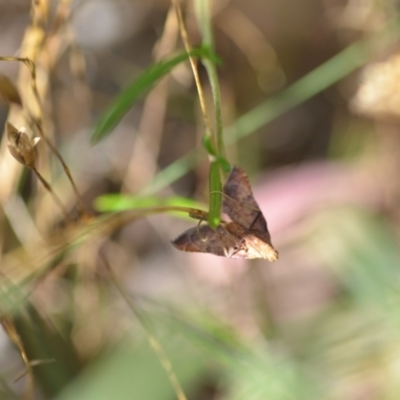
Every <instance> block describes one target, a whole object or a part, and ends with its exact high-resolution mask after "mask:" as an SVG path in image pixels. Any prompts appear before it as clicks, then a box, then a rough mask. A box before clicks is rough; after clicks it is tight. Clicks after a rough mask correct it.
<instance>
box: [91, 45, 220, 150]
mask: <svg viewBox="0 0 400 400" xmlns="http://www.w3.org/2000/svg"><path fill="white" fill-rule="evenodd" d="M190 55H191V56H194V57H205V58H206V57H211V58H214V57H213V56H212V55H211V53H210V50H209V49H205V48H196V49H193V50H192V52H191V54H190ZM188 58H189V55H188V54H187V53H186V52H184V53H181V54H178V55H177V56H175V57H173V58H170V59H167V60H164V61H161V62H158V63H156V64H154V65H152V66H151V67H149V68H147V69H146V70H145V71H144V72H143V73H142V74H141V75H140V76H139V77H137V78H136V79H135V80H134V81H133V82H132V83H131V84H130V85H129V86H128V87H127V88H126V89H125V90H123V91H122V92H121V93H119V94H118V95H117V97H116V98H115V99H114V100H113V101H112V102H111V105H110V106H109V107H108V109H107V110H106V111H105V112H104V114H103V115H102V116H101V118H100V119H99V121H98V122H97V124H96V127H95V130H94V133H93V135H92V138H91V139H92V142H94V143H97V142H99V141H100V140H102V139H104V138H105V137H106V136H107V135H108V134H109V133H110V132H111V131H112V130H113V129H114V128H115V126H116V125H117V124H118V123H119V122H120V121H121V119H122V118H123V117H124V116H125V114H126V113H127V112H128V111H129V110H130V109H131V107H132V106H133V104H134V103H135V101H136V100H137V99H138V98H139V97H140V96H141V95H143V94H144V93H146V92H147V91H148V90H149V89H150V88H151V87H152V86H153V85H154V84H155V83H156V82H157V81H158V80H159V79H160V78H162V77H163V76H165V75H166V74H168V72H170V71H171V70H172V68H174V67H175V66H176V65H178V64H180V63H181V62H183V61H186V60H187V59H188Z"/></svg>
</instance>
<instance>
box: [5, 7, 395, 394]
mask: <svg viewBox="0 0 400 400" xmlns="http://www.w3.org/2000/svg"><path fill="white" fill-rule="evenodd" d="M204 1H205V0H204ZM209 3H210V10H211V16H212V18H211V24H212V29H213V33H214V42H215V51H216V53H217V54H218V55H219V57H220V59H221V64H220V65H219V66H218V78H219V84H220V89H221V97H222V114H223V122H224V126H225V127H227V129H226V141H227V143H228V145H227V148H226V152H227V159H228V161H229V162H230V163H232V164H235V165H239V166H241V167H242V168H243V169H244V170H245V171H246V172H247V174H248V175H249V178H250V180H251V182H252V187H253V191H254V195H255V198H256V200H257V202H258V204H259V205H260V208H261V210H262V211H263V213H264V215H265V217H266V219H267V221H268V227H269V230H270V232H271V236H272V242H273V244H274V246H275V247H276V248H277V250H278V251H279V255H280V257H279V260H278V261H277V262H274V263H269V262H267V261H266V260H251V261H249V260H232V259H227V258H222V257H216V256H213V255H208V254H198V253H183V252H179V251H178V250H176V249H175V248H173V246H172V245H171V244H170V241H171V240H172V239H174V238H175V237H176V236H178V235H179V234H181V233H182V232H183V231H184V230H185V229H187V228H189V227H191V226H194V225H195V224H196V223H197V221H194V220H189V219H182V218H178V217H177V216H174V215H163V214H157V215H153V216H149V217H143V218H135V219H134V221H127V222H125V223H123V224H120V226H118V228H116V229H113V230H112V232H110V231H107V230H101V229H100V228H98V229H94V230H79V229H78V228H76V227H75V228H71V227H69V226H68V224H67V223H66V222H65V220H64V219H63V216H62V214H61V215H60V212H59V209H58V208H57V205H56V204H55V203H54V199H53V198H52V196H50V195H49V194H48V193H47V192H46V190H44V188H43V187H42V186H41V185H40V184H39V182H38V179H37V177H36V176H35V174H34V173H33V172H32V171H31V170H28V169H26V168H25V169H24V168H23V167H22V166H21V165H20V164H18V163H17V161H16V160H15V159H14V158H12V157H11V156H10V154H9V152H8V149H7V137H6V135H5V134H4V135H3V137H2V145H1V149H0V151H1V156H0V177H1V180H2V185H1V186H2V188H1V189H0V202H1V213H0V229H1V233H0V238H1V240H0V242H1V243H0V246H1V262H0V273H1V275H0V282H1V285H0V287H1V293H0V311H1V317H0V318H1V322H2V326H3V328H2V330H1V331H0V354H1V356H0V398H1V399H20V398H21V399H48V398H55V399H60V400H61V399H62V400H68V399H74V400H76V399H97V400H102V399H110V398H118V399H140V400H142V399H143V400H152V399H157V400H164V399H165V400H168V399H174V398H178V399H179V400H183V399H194V400H195V399H198V400H239V399H245V400H253V399H254V400H258V399H260V400H261V399H262V400H264V399H268V400H286V399H307V400H310V399H319V400H320V399H324V400H336V399H349V400H377V399H385V400H387V399H399V398H400V312H399V309H400V308H399V306H400V291H399V287H398V283H399V268H400V258H399V256H400V241H399V228H400V212H399V211H400V208H399V206H400V180H399V171H400V136H399V134H400V132H399V122H398V121H399V117H400V94H399V93H400V85H399V79H398V77H400V55H399V53H398V36H399V33H400V31H399V25H398V21H397V17H398V12H399V8H398V7H399V5H398V2H397V1H396V0H386V1H373V0H347V1H346V0H296V1H290V0H265V1H259V0H214V1H209ZM181 7H182V11H183V15H184V19H185V24H186V27H187V30H188V34H189V39H190V42H191V44H192V45H194V46H195V45H199V44H200V43H201V41H202V37H201V34H200V31H201V30H200V29H199V25H198V22H197V17H196V11H195V7H194V2H193V1H191V0H188V1H185V2H182V3H181ZM0 32H1V34H0V57H5V56H21V57H29V58H31V59H32V60H34V62H35V65H36V83H37V89H38V93H39V96H40V99H41V103H42V107H41V108H40V107H37V103H36V102H35V101H34V100H32V79H31V75H30V73H29V70H28V68H26V66H24V65H23V64H22V63H19V62H10V61H1V62H0V73H1V74H2V75H3V76H6V77H7V78H8V79H9V80H10V81H11V82H13V83H14V85H15V86H16V87H17V88H18V91H19V94H20V96H21V99H22V107H21V106H20V105H18V104H14V103H13V102H11V103H12V104H10V101H7V99H5V100H4V101H3V102H2V103H0V121H1V124H2V125H1V126H4V125H5V123H6V121H10V122H11V123H12V124H13V125H15V126H16V127H17V128H20V127H21V126H25V127H26V132H27V134H28V135H29V136H38V128H37V127H35V126H34V124H32V119H29V118H28V116H34V117H36V118H37V119H38V120H40V121H42V124H43V129H44V131H45V133H46V136H47V137H48V138H50V140H51V141H52V142H53V143H54V145H55V147H56V148H57V149H58V151H59V152H60V153H61V155H62V156H63V158H64V160H65V163H66V164H67V165H68V167H69V169H70V171H71V173H72V175H73V177H74V180H75V183H76V185H77V187H78V189H79V192H80V193H81V194H82V198H83V202H84V204H85V205H86V207H87V208H88V209H90V210H91V212H93V213H94V214H95V215H96V216H98V217H96V218H98V219H99V218H100V214H101V211H102V210H103V209H102V208H101V207H100V206H99V204H104V203H101V202H99V199H98V197H99V196H101V195H106V194H113V195H114V197H113V199H114V200H115V199H117V202H118V201H119V200H121V201H122V199H125V200H126V199H136V198H140V196H143V195H147V196H149V195H151V196H153V198H154V199H162V198H167V197H169V196H181V197H184V198H188V199H193V200H196V201H197V202H199V203H201V204H203V207H204V208H207V201H208V200H207V188H208V169H209V161H208V158H207V153H206V151H205V150H203V149H202V147H201V137H202V135H203V133H204V126H203V122H202V119H201V112H200V109H199V101H198V95H197V91H196V87H195V84H194V80H193V74H192V71H191V69H190V65H189V63H187V62H186V63H181V64H179V65H178V66H177V67H176V68H174V69H173V70H172V72H171V73H169V74H168V75H167V76H166V77H165V78H163V79H162V80H160V81H159V82H158V83H157V84H155V85H154V86H153V88H152V90H151V91H150V92H148V94H147V95H146V96H143V97H141V98H140V100H139V101H137V102H136V103H135V104H134V105H133V106H132V107H131V109H130V110H129V112H128V113H127V115H126V116H125V117H124V118H123V119H122V120H121V121H120V122H119V123H118V125H117V126H116V127H115V129H113V131H112V132H111V133H110V134H109V135H108V136H107V137H106V138H105V139H104V140H102V141H100V142H99V143H97V144H95V145H93V144H92V143H91V141H90V138H91V135H92V133H93V130H94V126H95V125H96V122H97V121H98V120H99V118H101V117H102V116H103V115H104V113H105V112H106V110H107V107H108V106H109V105H110V104H111V101H112V99H114V98H115V96H117V95H118V94H119V93H121V92H122V91H124V90H125V89H126V88H127V87H128V86H129V84H130V83H131V82H132V81H134V80H135V79H136V78H137V77H138V76H139V74H140V73H141V72H143V71H146V69H148V68H149V66H150V65H152V64H153V63H154V62H155V61H159V60H162V59H164V58H165V57H167V56H170V55H171V54H176V53H177V52H178V51H179V50H180V51H181V50H182V49H183V44H182V42H181V40H180V34H179V28H178V25H177V22H176V16H175V11H174V9H173V8H172V7H171V3H170V2H169V1H167V0H163V1H162V0H153V1H144V0H113V1H111V0H91V1H87V0H86V1H85V0H81V1H68V0H58V1H56V0H54V1H50V0H49V1H47V0H40V1H32V2H29V1H28V0H13V1H12V2H10V1H5V0H3V1H0ZM321 65H323V67H322V69H321ZM199 72H200V77H201V80H202V84H203V89H204V92H205V97H206V99H207V103H208V105H209V109H210V111H211V110H212V109H211V107H212V101H211V97H212V94H211V90H210V87H209V83H208V79H207V74H206V71H205V69H204V68H203V67H202V66H201V65H199ZM3 92H4V89H3ZM3 97H4V93H3ZM210 115H212V111H211V112H210ZM195 149H197V155H198V156H197V158H196V159H195V160H194V159H192V160H194V161H193V162H189V163H186V164H185V163H184V162H183V161H185V160H186V158H184V157H186V156H187V154H189V153H190V152H192V151H193V150H195ZM36 157H37V169H38V170H39V171H40V172H41V174H42V175H43V176H44V177H45V178H46V179H47V180H48V181H49V182H51V185H52V188H53V190H54V192H56V193H57V195H58V196H59V197H60V198H61V200H62V202H63V204H64V205H65V207H66V208H67V209H68V211H69V212H70V213H72V210H73V209H74V207H75V205H76V202H77V200H76V197H75V195H74V191H73V190H72V188H71V185H70V183H69V181H68V179H67V177H66V175H65V174H64V172H63V169H62V167H61V166H60V163H59V162H58V160H57V158H56V157H54V154H53V153H52V152H51V151H50V150H49V149H48V147H47V146H46V144H45V143H44V141H43V140H41V141H40V142H39V144H38V145H37V146H36ZM176 162H178V164H176ZM179 162H181V163H180V164H179ZM171 166H172V167H171ZM115 196H116V197H115ZM122 196H123V197H122ZM108 198H110V197H108ZM106 199H107V198H106ZM148 205H149V206H151V205H152V204H150V203H149V204H148ZM96 218H95V217H93V219H95V220H96ZM101 254H105V255H106V256H107V260H108V261H105V259H103V257H102V256H101ZM110 271H112V272H110Z"/></svg>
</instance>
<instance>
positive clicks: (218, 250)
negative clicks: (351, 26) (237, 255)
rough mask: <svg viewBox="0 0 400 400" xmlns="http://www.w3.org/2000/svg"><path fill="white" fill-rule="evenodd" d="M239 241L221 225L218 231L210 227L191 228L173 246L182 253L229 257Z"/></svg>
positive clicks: (174, 241)
mask: <svg viewBox="0 0 400 400" xmlns="http://www.w3.org/2000/svg"><path fill="white" fill-rule="evenodd" d="M237 243H238V240H237V239H236V238H235V237H233V236H232V235H231V234H229V232H228V231H227V230H226V229H225V227H224V226H223V225H220V226H219V227H218V228H217V229H216V230H214V229H212V228H210V227H209V226H208V225H200V226H196V227H194V228H190V229H188V230H186V231H185V232H183V233H182V234H181V235H179V236H178V237H177V238H176V239H175V240H173V241H172V244H173V245H174V246H175V247H176V248H177V249H178V250H182V251H189V252H198V253H210V254H214V255H217V256H223V257H229V254H230V249H233V248H234V247H235V246H236V245H237Z"/></svg>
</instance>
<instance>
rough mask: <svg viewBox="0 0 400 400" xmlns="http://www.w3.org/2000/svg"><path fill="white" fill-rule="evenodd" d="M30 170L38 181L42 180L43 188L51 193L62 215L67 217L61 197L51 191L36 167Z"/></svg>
mask: <svg viewBox="0 0 400 400" xmlns="http://www.w3.org/2000/svg"><path fill="white" fill-rule="evenodd" d="M31 169H32V171H33V172H34V173H35V174H36V176H37V177H38V178H39V180H40V182H42V184H43V186H44V187H45V189H46V190H47V191H48V192H49V193H50V194H51V195H52V197H53V199H54V201H55V203H56V204H57V205H58V206H59V207H60V209H61V210H62V211H63V213H64V215H65V217H66V218H69V215H68V211H67V209H66V208H65V207H64V205H63V203H62V201H61V199H60V198H59V197H58V196H57V195H56V193H55V192H54V191H53V189H52V188H51V186H50V185H49V183H48V182H47V181H46V180H45V179H44V178H43V176H42V175H41V174H40V172H39V171H38V170H37V169H36V168H31Z"/></svg>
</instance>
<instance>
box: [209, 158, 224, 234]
mask: <svg viewBox="0 0 400 400" xmlns="http://www.w3.org/2000/svg"><path fill="white" fill-rule="evenodd" d="M209 183H210V187H209V190H210V209H209V213H208V224H209V225H210V226H211V228H216V227H217V226H218V225H219V222H220V220H221V218H220V216H221V200H222V183H221V174H220V171H219V162H218V161H214V162H212V163H211V165H210V177H209Z"/></svg>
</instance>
